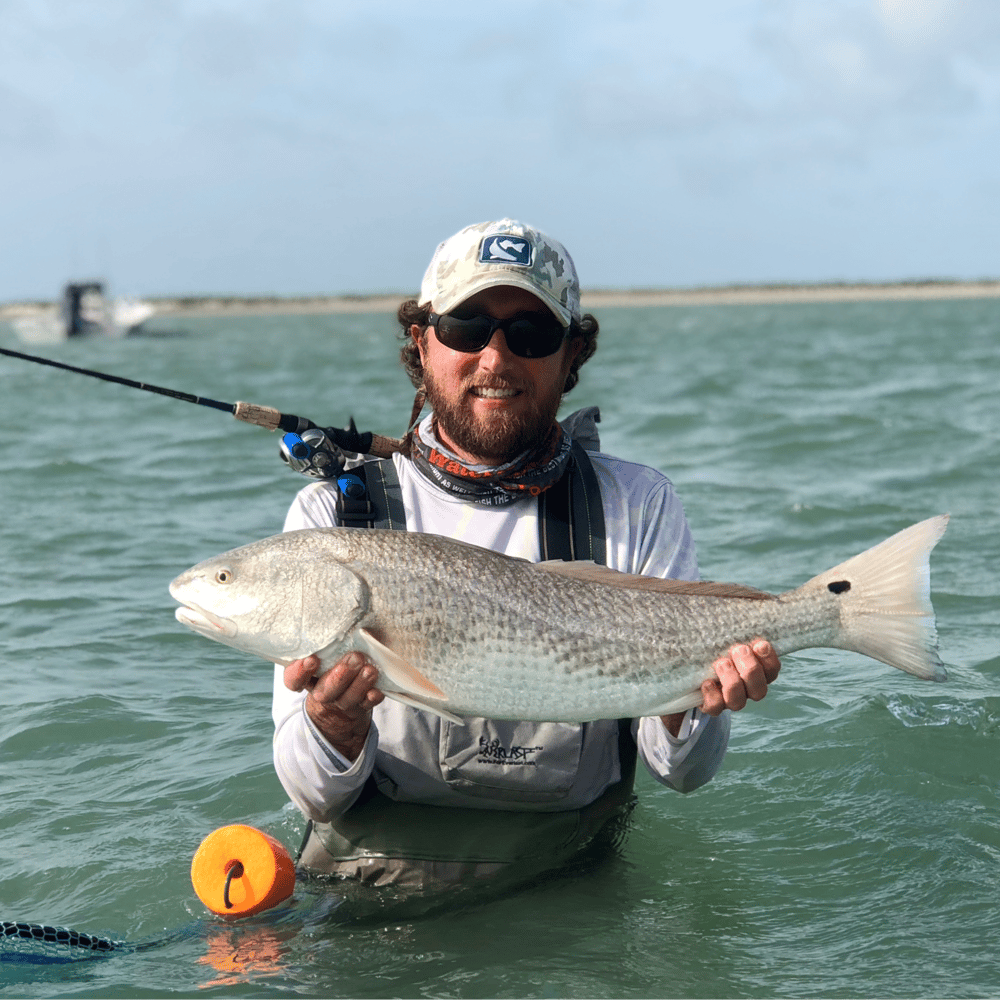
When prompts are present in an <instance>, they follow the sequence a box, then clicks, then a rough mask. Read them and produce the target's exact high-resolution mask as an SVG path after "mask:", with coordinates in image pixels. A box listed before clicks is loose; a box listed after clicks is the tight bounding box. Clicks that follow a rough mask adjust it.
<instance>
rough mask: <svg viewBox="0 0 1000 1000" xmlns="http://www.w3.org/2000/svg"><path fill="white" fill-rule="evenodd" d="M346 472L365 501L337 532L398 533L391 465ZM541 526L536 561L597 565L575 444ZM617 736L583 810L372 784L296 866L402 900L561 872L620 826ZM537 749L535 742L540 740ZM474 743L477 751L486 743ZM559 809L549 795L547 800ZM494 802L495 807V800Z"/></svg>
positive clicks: (587, 466) (352, 504) (451, 736)
mask: <svg viewBox="0 0 1000 1000" xmlns="http://www.w3.org/2000/svg"><path fill="white" fill-rule="evenodd" d="M351 471H352V472H353V473H355V474H357V475H360V476H362V477H363V478H364V480H365V482H366V486H367V494H368V495H367V497H366V498H364V499H351V498H348V497H346V496H344V495H343V493H341V494H340V496H339V500H338V503H337V519H338V522H339V523H340V524H341V525H343V526H345V527H358V528H391V529H395V530H403V531H405V530H406V516H405V513H404V510H403V500H402V491H401V489H400V485H399V479H398V477H397V475H396V470H395V467H394V466H393V464H392V460H391V459H383V460H381V461H375V462H369V463H366V464H365V465H364V466H363V467H361V468H356V469H352V470H351ZM538 524H539V542H540V549H541V554H542V559H543V560H548V559H563V560H573V559H586V560H592V561H594V562H598V563H602V564H603V563H605V562H606V539H605V531H604V509H603V505H602V502H601V494H600V487H599V485H598V482H597V476H596V474H595V472H594V468H593V465H592V464H591V461H590V458H589V457H588V456H587V453H586V452H585V451H584V449H583V448H582V447H581V446H580V445H579V444H577V443H576V442H575V441H574V443H573V458H572V461H571V462H570V466H569V468H568V469H567V471H566V474H565V475H564V476H563V477H562V479H560V480H559V482H558V483H556V484H555V485H554V486H552V487H551V488H550V489H548V490H546V491H545V492H544V493H543V494H542V495H541V497H540V498H539V520H538ZM546 725H550V724H539V725H538V727H537V728H538V730H539V731H541V730H544V727H545V726H546ZM552 725H554V724H552ZM442 726H443V727H446V728H447V729H448V730H449V732H448V733H447V740H448V741H451V742H454V741H455V740H456V738H457V739H461V740H464V741H465V743H466V744H468V748H469V749H468V750H467V751H466V756H467V757H469V756H471V757H474V756H475V755H476V752H477V748H476V747H475V746H473V744H474V742H475V741H476V739H477V735H476V733H472V732H471V731H470V732H468V734H467V735H465V736H462V735H461V731H462V730H471V729H472V728H473V727H472V726H471V725H470V726H469V727H456V726H453V725H452V724H451V723H442ZM564 728H565V727H564ZM617 733H618V738H617V741H616V742H614V743H612V744H611V745H609V746H608V747H607V749H606V750H605V753H607V754H610V753H615V752H616V753H617V756H618V769H619V773H620V775H621V778H620V780H619V781H618V782H616V783H615V784H613V785H611V786H610V787H609V788H608V789H607V790H606V791H605V792H604V793H603V794H601V795H600V796H599V797H598V798H597V799H596V800H595V801H594V802H592V803H591V804H590V805H588V806H585V807H583V808H582V809H568V810H558V809H556V810H555V811H530V812H529V811H524V810H517V809H513V810H508V809H505V808H502V807H501V808H499V809H497V808H492V809H490V808H485V809H476V808H462V807H457V808H455V807H450V806H449V807H447V808H442V807H440V806H430V805H422V804H417V803H410V802H400V801H396V800H395V799H394V798H392V797H390V796H391V792H392V789H391V788H386V787H385V785H386V784H387V783H386V782H382V783H381V784H382V786H383V787H382V789H381V790H380V782H379V780H378V779H377V778H376V777H375V776H374V775H373V776H372V777H371V778H369V779H368V781H367V782H366V784H365V786H364V788H363V789H362V791H361V794H360V795H359V797H358V799H357V801H356V802H355V803H354V804H353V805H352V806H351V807H350V809H348V810H347V811H346V812H345V813H343V814H342V815H341V816H338V817H337V818H336V819H334V820H333V821H332V822H330V823H313V822H311V821H310V823H309V825H308V828H307V830H306V834H305V839H304V841H303V845H302V849H301V851H300V854H299V862H300V863H301V864H302V865H303V866H305V867H306V868H307V869H309V870H311V871H313V872H318V873H326V874H336V875H341V876H344V877H346V878H348V879H350V880H352V881H353V882H355V883H361V884H362V885H364V886H395V887H398V888H399V889H404V890H406V891H407V893H408V894H410V895H412V893H413V892H418V893H419V892H420V891H422V890H423V891H428V890H429V891H434V890H439V889H442V888H444V887H448V886H451V887H454V886H455V885H456V884H458V883H461V884H463V885H464V886H466V887H469V886H476V887H478V886H485V885H486V884H488V885H489V886H490V887H491V888H496V887H502V886H504V885H507V884H514V883H517V882H523V881H526V880H528V879H530V878H533V877H534V876H536V875H538V874H540V873H541V872H543V871H546V870H549V869H553V868H556V867H558V866H559V865H560V864H562V863H563V862H565V861H566V860H568V859H569V858H570V857H571V856H572V855H573V854H575V853H577V852H578V851H579V850H580V849H581V848H582V847H584V846H585V845H586V844H588V843H590V842H591V841H593V840H594V838H595V837H596V836H597V835H598V834H599V833H600V832H601V831H602V829H605V828H606V830H605V832H606V833H607V832H608V831H613V830H614V829H615V828H616V827H617V824H615V823H611V822H610V821H612V820H615V819H619V820H620V819H622V818H624V816H625V815H627V812H628V810H629V808H630V807H631V805H632V803H633V802H634V796H633V794H632V786H633V782H634V778H635V767H636V756H637V751H636V745H635V741H634V740H633V738H632V720H631V719H620V720H618V724H617ZM456 734H459V735H458V736H457V737H456ZM543 741H544V737H539V739H538V740H537V742H543ZM441 742H442V748H441V749H440V762H441V768H442V777H443V780H445V781H447V782H448V784H449V785H451V786H452V787H453V788H463V787H470V786H472V791H471V794H472V795H475V794H476V788H475V785H476V783H477V782H476V779H475V778H472V779H471V780H462V779H460V778H459V779H456V780H453V777H454V772H453V771H452V770H451V769H450V768H449V767H448V764H449V759H447V758H446V750H445V749H444V745H445V742H446V736H445V735H442V737H441ZM478 743H479V747H482V745H483V737H481V736H480V737H479V739H478ZM449 746H450V743H449ZM540 769H541V768H540ZM509 770H511V771H514V770H515V768H514V767H513V766H512V767H511V768H510V769H509ZM522 770H523V769H522ZM533 777H534V775H533ZM553 781H555V779H553ZM563 781H564V782H565V778H563ZM483 783H488V782H483ZM528 787H530V786H528ZM525 791H526V792H527V788H526V789H525ZM384 792H386V793H385V794H384ZM480 794H482V793H481V792H480ZM506 794H507V796H508V801H512V802H516V801H518V796H519V793H517V792H514V791H508V792H507V793H506ZM530 794H531V793H530V792H528V794H527V795H524V796H523V798H525V799H526V798H528V796H529V795H530ZM543 794H544V793H543ZM563 794H565V791H564V792H563ZM557 798H558V794H556V793H553V795H552V796H550V799H557ZM499 800H500V801H503V793H502V792H501V793H499ZM473 801H474V798H470V802H473ZM494 801H496V800H494Z"/></svg>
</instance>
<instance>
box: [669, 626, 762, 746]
mask: <svg viewBox="0 0 1000 1000" xmlns="http://www.w3.org/2000/svg"><path fill="white" fill-rule="evenodd" d="M712 669H713V670H714V671H715V677H712V678H709V679H708V680H707V681H704V682H703V683H702V685H701V694H702V703H701V711H703V712H704V713H705V714H706V715H721V714H722V712H723V711H724V710H725V709H727V708H728V709H730V710H731V711H733V712H738V711H739V710H740V709H741V708H745V707H746V703H747V702H748V701H760V700H761V698H763V697H764V695H766V694H767V689H768V686H769V685H770V684H772V683H774V680H775V678H776V677H777V676H778V672H779V671H780V670H781V661H780V660H779V659H778V654H777V653H776V652H775V651H774V647H773V646H772V645H771V644H770V643H769V642H768V641H767V640H766V639H754V641H753V642H752V643H750V644H749V645H746V644H744V643H740V644H739V645H736V646H733V647H732V649H730V650H729V655H728V656H720V657H719V659H717V660H716V661H715V663H713V664H712ZM660 719H661V720H662V721H663V724H664V726H666V727H667V731H668V732H669V733H670V734H671V735H673V736H676V735H677V734H678V733H679V732H680V726H681V722H682V721H683V719H684V713H683V712H681V713H679V714H677V715H661V716H660Z"/></svg>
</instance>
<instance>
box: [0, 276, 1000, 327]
mask: <svg viewBox="0 0 1000 1000" xmlns="http://www.w3.org/2000/svg"><path fill="white" fill-rule="evenodd" d="M414 294H415V293H414V292H399V293H397V294H394V295H391V294H379V295H328V296H319V295H317V296H288V297H285V296H277V295H274V296H270V295H268V296H264V295H262V296H225V295H218V296H212V295H204V296H200V295H199V296H178V297H169V298H168V297H163V298H157V297H150V298H147V299H145V301H147V302H149V303H150V304H151V305H153V306H155V307H156V315H157V316H172V317H210V316H223V315H224V316H239V315H267V314H281V313H284V314H289V313H382V312H388V313H394V312H395V311H396V309H397V308H398V306H399V303H400V302H402V301H403V300H404V299H406V298H410V297H412V296H413V295H414ZM998 297H1000V280H983V281H950V280H920V281H902V282H886V283H877V282H872V283H855V284H852V283H847V282H829V283H821V284H809V285H806V284H803V285H795V284H781V285H725V286H715V287H702V288H662V289H655V288H650V289H644V288H638V289H592V290H585V291H584V292H583V296H582V299H583V308H584V309H585V310H598V309H612V308H622V307H645V306H700V305H764V304H774V303H778V304H780V303H794V302H898V301H906V300H914V299H979V298H998ZM55 309H56V304H55V303H53V302H20V303H17V302H12V303H7V304H0V320H2V319H14V318H16V317H30V316H39V315H43V314H51V313H52V312H53V311H54V310H55Z"/></svg>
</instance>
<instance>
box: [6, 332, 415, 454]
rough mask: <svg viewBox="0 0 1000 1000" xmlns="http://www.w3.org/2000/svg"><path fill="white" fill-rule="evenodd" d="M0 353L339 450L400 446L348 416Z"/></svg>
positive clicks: (385, 449) (372, 451)
mask: <svg viewBox="0 0 1000 1000" xmlns="http://www.w3.org/2000/svg"><path fill="white" fill-rule="evenodd" d="M0 354H5V355H7V356H8V357H11V358H20V359H21V360H22V361H31V362H33V363H34V364H38V365H48V366H49V367H50V368H60V369H62V370H63V371H68V372H75V373H76V374H78V375H88V376H90V378H98V379H101V380H102V381H104V382H117V383H118V384H119V385H125V386H128V387H129V388H130V389H142V390H143V391H144V392H155V393H158V394H159V395H161V396H169V397H171V398H172V399H179V400H181V401H182V402H185V403H195V404H196V405H198V406H208V407H211V408H212V409H215V410H222V411H224V412H226V413H231V414H232V415H233V416H234V417H235V418H236V419H237V420H242V421H243V422H244V423H248V424H255V425H256V426H257V427H263V428H265V429H266V430H269V431H276V430H279V429H280V430H283V431H285V432H286V433H290V434H295V435H300V434H302V433H303V432H304V431H307V430H315V429H319V430H322V431H323V432H324V433H325V434H326V436H327V437H328V438H330V440H331V441H333V443H334V444H335V445H337V447H339V448H341V449H342V450H343V451H350V452H354V453H356V454H360V455H377V456H378V457H380V458H388V457H389V456H390V455H392V454H393V453H394V452H397V451H399V450H400V447H401V444H400V442H399V441H398V440H397V439H395V438H386V437H382V435H380V434H373V433H372V432H371V431H366V432H365V433H363V434H362V433H359V432H358V429H357V427H355V426H354V420H353V419H352V420H351V422H350V425H349V426H348V427H343V428H341V427H323V428H319V425H318V424H314V423H313V422H312V421H311V420H307V419H306V418H305V417H297V416H296V415H295V414H294V413H281V412H280V411H279V410H276V409H274V408H273V407H270V406H258V405H257V404H256V403H244V402H239V401H237V402H235V403H225V402H223V401H222V400H219V399H209V398H207V397H205V396H196V395H194V394H193V393H190V392H181V391H179V390H177V389H166V388H164V387H163V386H159V385H150V384H149V383H148V382H138V381H136V380H135V379H130V378H123V377H122V376H120V375H109V374H107V373H106V372H98V371H94V370H93V369H91V368H78V367H77V366H76V365H67V364H64V363H63V362H61V361H53V360H52V359H51V358H41V357H38V356H37V355H34V354H24V353H22V352H21V351H12V350H9V349H8V348H5V347H0Z"/></svg>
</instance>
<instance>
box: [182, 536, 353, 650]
mask: <svg viewBox="0 0 1000 1000" xmlns="http://www.w3.org/2000/svg"><path fill="white" fill-rule="evenodd" d="M305 534H307V532H291V533H288V534H285V535H275V536H274V537H273V538H265V539H263V540H262V541H259V542H253V543H252V544H250V545H244V546H242V547H240V548H238V549H233V550H232V551H230V552H225V553H223V554H222V555H219V556H215V557H214V558H212V559H206V560H205V561H204V562H200V563H198V564H197V565H196V566H192V567H191V569H189V570H187V571H186V572H184V573H181V575H180V576H178V577H177V578H176V579H175V580H174V581H173V582H172V583H171V584H170V595H171V597H173V598H174V600H176V601H178V602H179V603H180V604H181V605H182V607H179V608H177V610H176V611H175V616H176V618H177V620H178V621H179V622H180V623H181V624H182V625H186V626H187V627H188V628H190V629H192V630H193V631H195V632H197V633H199V634H200V635H204V636H206V637H207V638H209V639H214V640H215V641H216V642H222V643H225V644H226V645H227V646H233V647H234V648H236V649H240V650H242V651H243V652H246V653H252V654H254V655H256V656H261V657H263V658H264V659H267V660H272V661H274V662H277V663H284V664H288V663H291V662H292V660H296V659H300V658H301V657H303V656H309V655H310V654H312V653H316V652H318V651H320V650H323V649H325V648H326V647H329V646H331V645H336V643H338V642H340V641H342V640H344V639H345V638H346V636H347V635H348V634H349V633H350V631H351V630H352V629H353V627H354V626H355V624H356V623H357V622H358V621H359V620H360V618H361V617H362V616H363V615H364V613H365V611H366V609H367V606H368V587H367V584H366V583H365V581H364V580H363V579H362V578H361V577H360V576H359V575H358V574H357V573H355V572H354V571H352V570H351V569H350V568H349V567H347V566H346V565H344V564H343V563H342V562H340V561H339V560H337V559H335V558H329V557H328V556H327V557H325V555H324V553H322V552H316V551H310V550H309V548H308V546H307V545H303V544H302V542H303V539H301V538H295V537H294V536H296V535H305Z"/></svg>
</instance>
